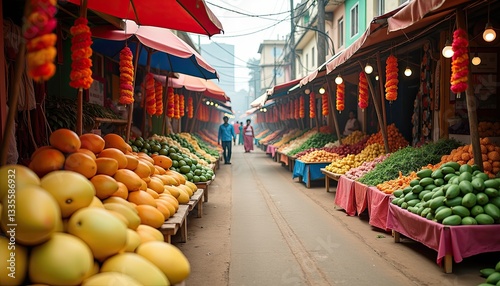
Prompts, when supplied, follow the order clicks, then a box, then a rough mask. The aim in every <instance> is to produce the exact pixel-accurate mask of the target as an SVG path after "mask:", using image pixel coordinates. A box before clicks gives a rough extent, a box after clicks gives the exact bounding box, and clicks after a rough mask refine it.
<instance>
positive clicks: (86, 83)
mask: <svg viewBox="0 0 500 286" xmlns="http://www.w3.org/2000/svg"><path fill="white" fill-rule="evenodd" d="M87 24H88V21H87V19H85V18H78V19H76V20H75V25H74V26H73V27H71V28H70V30H69V31H70V33H71V35H72V36H73V38H72V39H71V60H73V63H72V64H71V72H70V74H69V78H70V80H71V81H70V82H69V85H70V86H71V87H74V88H83V89H88V88H89V87H90V85H91V84H92V82H93V81H94V80H93V79H92V70H91V69H90V67H91V66H92V60H91V59H90V57H91V56H92V48H91V47H90V46H91V45H92V38H91V36H92V35H91V33H90V28H89V26H88V25H87Z"/></svg>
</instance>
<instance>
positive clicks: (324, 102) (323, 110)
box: [321, 93, 330, 116]
mask: <svg viewBox="0 0 500 286" xmlns="http://www.w3.org/2000/svg"><path fill="white" fill-rule="evenodd" d="M329 113H330V109H329V107H328V94H326V93H323V94H322V95H321V114H323V116H327V115H328V114H329Z"/></svg>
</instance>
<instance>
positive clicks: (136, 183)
mask: <svg viewBox="0 0 500 286" xmlns="http://www.w3.org/2000/svg"><path fill="white" fill-rule="evenodd" d="M106 150H107V149H106ZM113 177H114V178H115V180H117V181H118V182H122V183H124V184H125V186H127V189H128V190H129V191H130V192H133V191H137V190H139V189H140V188H141V186H142V182H141V181H142V180H141V178H140V177H139V176H138V175H137V174H136V173H134V172H133V171H130V170H128V169H119V170H118V171H116V174H115V175H114V176H113Z"/></svg>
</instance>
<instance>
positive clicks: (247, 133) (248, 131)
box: [240, 119, 255, 153]
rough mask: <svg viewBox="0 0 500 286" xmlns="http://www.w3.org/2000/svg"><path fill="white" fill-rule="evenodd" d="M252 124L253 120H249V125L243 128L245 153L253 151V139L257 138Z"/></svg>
mask: <svg viewBox="0 0 500 286" xmlns="http://www.w3.org/2000/svg"><path fill="white" fill-rule="evenodd" d="M250 122H251V120H250V119H247V125H245V126H244V127H243V136H244V140H243V141H244V143H243V147H244V148H245V153H249V152H250V151H252V150H253V138H254V137H255V135H254V133H253V127H252V125H250ZM240 136H241V135H240Z"/></svg>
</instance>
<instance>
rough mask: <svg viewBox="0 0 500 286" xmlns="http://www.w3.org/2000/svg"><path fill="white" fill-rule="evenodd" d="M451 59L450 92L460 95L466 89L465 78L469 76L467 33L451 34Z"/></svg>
mask: <svg viewBox="0 0 500 286" xmlns="http://www.w3.org/2000/svg"><path fill="white" fill-rule="evenodd" d="M451 47H452V49H453V57H452V62H451V80H450V83H451V91H453V92H454V93H456V94H458V95H460V93H462V92H464V91H465V90H466V89H467V76H468V74H469V53H468V51H467V48H468V47H469V41H468V40H467V32H465V30H463V29H457V30H456V31H455V32H454V33H453V43H452V44H451Z"/></svg>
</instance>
